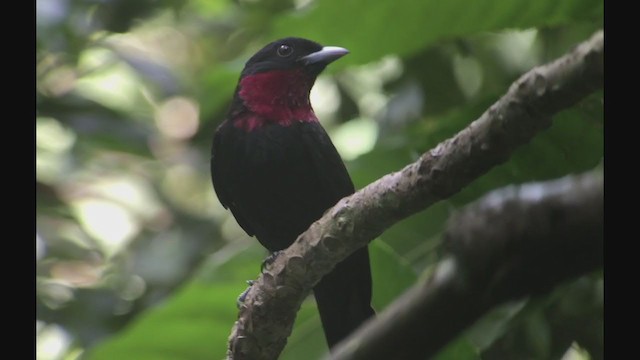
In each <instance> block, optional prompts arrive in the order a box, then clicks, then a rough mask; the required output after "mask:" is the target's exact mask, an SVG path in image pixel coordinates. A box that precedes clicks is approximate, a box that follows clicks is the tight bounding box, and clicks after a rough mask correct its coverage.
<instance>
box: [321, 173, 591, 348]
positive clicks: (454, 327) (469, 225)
mask: <svg viewBox="0 0 640 360" xmlns="http://www.w3.org/2000/svg"><path fill="white" fill-rule="evenodd" d="M603 183H604V179H603V174H602V170H601V169H598V170H594V171H592V172H590V173H587V174H584V175H581V176H568V177H565V178H562V179H559V180H555V181H549V182H544V183H533V184H527V185H523V186H519V187H515V186H510V187H507V188H504V189H500V190H497V191H494V192H492V193H490V194H489V195H487V196H485V197H483V198H482V199H481V200H479V201H477V202H476V203H474V204H471V205H469V206H467V207H465V208H464V209H463V210H462V211H460V212H459V213H458V214H456V215H455V216H453V217H452V218H451V219H450V221H449V224H448V226H447V229H446V231H445V234H444V243H445V246H446V247H447V248H448V250H449V251H450V253H451V254H450V255H451V256H448V257H447V258H446V259H445V260H443V261H442V262H441V263H440V264H439V266H438V268H437V271H436V272H435V273H434V275H433V276H431V277H430V278H429V279H428V280H427V281H426V282H424V283H422V284H419V285H416V286H414V287H413V288H412V289H410V290H409V291H407V292H406V293H405V294H404V295H403V296H401V297H400V298H399V299H397V300H396V301H395V302H394V303H393V304H392V305H391V306H389V307H388V308H387V309H385V311H384V312H383V313H382V314H380V315H379V316H378V318H377V319H376V321H373V322H369V323H367V324H366V325H365V326H363V327H361V328H360V329H358V331H356V333H354V334H352V335H351V336H350V338H349V339H352V340H349V339H348V340H346V341H344V342H343V343H341V346H340V347H339V348H338V349H335V351H334V353H333V354H332V356H331V358H332V359H333V360H339V359H350V360H357V359H367V360H374V359H427V358H430V357H432V356H433V355H435V354H436V353H437V351H438V350H440V349H441V348H442V347H443V346H444V345H446V344H447V343H448V342H449V341H450V340H452V339H453V338H454V337H455V336H456V335H457V334H459V333H460V332H461V331H463V330H464V329H465V328H466V327H468V326H469V325H470V324H473V322H474V321H476V320H477V319H478V318H479V317H480V316H481V315H482V314H483V313H484V312H485V311H487V309H489V308H491V307H493V306H495V305H498V304H500V303H502V302H504V301H507V300H511V299H515V298H518V297H522V296H525V295H536V294H539V293H544V292H546V291H547V290H550V289H551V288H552V287H553V286H555V285H558V284H559V283H561V282H562V281H564V280H566V279H568V278H571V277H574V276H576V275H579V274H584V273H587V272H590V271H593V270H596V269H598V268H600V267H602V265H603V260H604V257H603V247H604V241H603V240H604V216H603V214H604V207H603V205H604V186H603Z"/></svg>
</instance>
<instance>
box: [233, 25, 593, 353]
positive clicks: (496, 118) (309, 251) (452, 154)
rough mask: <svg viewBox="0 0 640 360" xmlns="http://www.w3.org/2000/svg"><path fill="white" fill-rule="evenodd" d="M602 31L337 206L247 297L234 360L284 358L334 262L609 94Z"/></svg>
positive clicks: (526, 76) (236, 330)
mask: <svg viewBox="0 0 640 360" xmlns="http://www.w3.org/2000/svg"><path fill="white" fill-rule="evenodd" d="M603 63H604V33H603V32H602V31H600V32H598V33H596V34H594V35H593V36H592V37H591V39H589V40H587V41H586V42H584V43H582V44H580V45H579V46H577V47H576V48H575V49H574V50H573V51H571V52H570V53H568V54H566V55H565V56H563V57H561V58H559V59H557V60H556V61H554V62H552V63H549V64H547V65H544V66H539V67H536V68H534V69H532V70H531V71H529V72H527V73H526V74H524V75H523V76H522V77H521V78H520V79H518V80H517V81H516V82H515V83H514V84H512V86H511V87H510V88H509V91H508V92H507V93H506V94H505V95H504V96H503V97H502V98H501V99H500V100H498V102H496V103H495V104H493V105H492V106H491V107H490V108H489V109H488V110H487V111H486V112H485V113H484V114H483V115H482V116H481V117H480V118H479V119H477V120H475V121H474V122H472V123H471V124H470V125H469V126H467V127H466V128H465V129H463V130H462V131H460V132H459V133H458V134H456V135H455V136H454V137H453V138H450V139H448V140H445V141H443V142H442V143H440V144H439V145H438V146H436V147H435V148H434V149H432V150H430V151H428V152H427V153H425V154H423V155H422V156H421V157H420V159H418V161H416V162H414V163H412V164H410V165H408V166H406V167H405V168H404V169H402V170H400V171H398V172H395V173H391V174H388V175H386V176H384V177H382V178H381V179H379V180H377V181H375V182H374V183H372V184H370V185H368V186H366V187H365V188H363V189H361V190H360V191H358V192H356V193H355V194H353V195H352V196H350V197H347V198H344V199H342V200H340V201H339V202H338V204H336V205H335V206H334V207H333V208H332V209H330V210H329V211H327V212H326V213H325V215H324V216H323V217H322V218H321V219H320V220H318V221H316V222H315V223H314V224H312V225H311V227H310V228H309V229H308V230H307V231H306V232H304V233H303V234H301V235H300V236H299V237H298V239H297V240H296V242H295V243H294V244H293V245H291V246H290V247H289V248H288V249H287V250H285V251H284V252H283V253H281V254H280V256H279V257H278V258H277V259H276V260H275V261H274V263H273V264H272V265H271V266H269V267H268V268H267V269H266V271H265V272H264V273H263V274H262V275H261V276H260V277H259V278H258V280H257V281H256V282H255V283H254V285H253V286H252V289H251V291H249V293H248V294H247V297H246V299H245V301H244V304H243V306H242V307H241V309H240V314H239V317H238V320H237V321H236V323H235V325H234V327H233V329H232V332H231V335H230V338H229V349H228V353H227V354H228V357H229V358H232V359H276V358H277V357H278V355H279V354H280V352H281V351H282V349H283V348H284V346H285V344H286V339H287V337H288V336H289V334H290V333H291V328H292V326H293V322H294V320H295V316H296V313H297V311H298V309H299V307H300V304H301V303H302V301H303V299H304V297H305V296H306V295H307V294H308V293H309V291H310V290H311V289H312V288H313V285H315V284H316V283H317V282H318V281H319V280H320V279H321V278H322V276H323V275H324V274H326V273H328V272H329V271H330V270H331V269H332V268H333V267H334V266H335V264H336V263H338V262H340V261H341V260H342V259H344V258H346V257H347V256H348V255H349V254H351V253H352V252H354V251H355V250H357V249H358V248H360V247H362V246H365V245H366V244H367V243H369V242H370V241H371V240H373V239H374V238H376V237H377V236H378V235H380V234H381V233H382V232H383V231H384V230H386V229H387V228H388V227H390V226H391V225H393V224H395V223H397V222H398V221H400V220H402V219H404V218H406V217H408V216H410V215H412V214H414V213H416V212H418V211H421V210H424V209H426V208H427V207H429V206H431V205H432V204H434V203H435V202H437V201H439V200H442V199H446V198H448V197H450V196H451V195H453V194H455V193H457V192H458V191H460V190H461V189H462V188H463V187H464V186H466V185H467V184H469V183H470V182H472V181H473V180H474V179H476V178H477V177H479V176H480V175H482V174H484V173H486V172H487V171H489V170H490V169H491V168H492V167H494V166H496V165H498V164H501V163H503V162H504V161H506V160H507V159H508V158H509V156H510V155H511V153H512V152H513V151H514V150H515V149H516V148H518V147H519V146H521V145H524V144H526V143H528V142H529V141H530V140H531V139H532V138H533V137H534V136H535V135H536V134H537V133H539V132H540V131H542V130H544V129H546V128H548V127H549V126H550V125H551V117H552V116H553V115H554V114H555V113H557V112H559V111H561V110H563V109H565V108H568V107H571V106H572V105H574V104H576V103H577V102H578V101H580V100H581V99H583V98H584V97H586V96H587V95H589V94H591V93H592V92H594V91H595V90H598V89H601V88H602V86H603V82H604V74H603V72H604V66H603Z"/></svg>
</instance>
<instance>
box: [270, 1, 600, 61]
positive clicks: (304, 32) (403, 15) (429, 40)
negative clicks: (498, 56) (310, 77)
mask: <svg viewBox="0 0 640 360" xmlns="http://www.w3.org/2000/svg"><path fill="white" fill-rule="evenodd" d="M603 9H604V4H603V1H602V0H587V1H585V0H565V1H555V0H540V1H526V0H476V1H471V2H470V1H465V0H451V1H438V0H425V1H413V0H381V1H366V0H325V1H318V2H316V3H314V4H313V6H312V7H311V9H310V10H309V11H307V12H305V13H303V14H302V15H301V14H300V13H291V14H290V15H288V16H283V17H281V18H278V19H276V21H275V24H274V28H273V31H272V35H273V37H274V38H277V37H285V36H291V35H292V34H295V35H296V36H302V37H308V38H310V39H314V40H316V41H319V42H320V43H323V44H328V45H340V46H344V47H346V48H348V49H349V50H351V54H350V55H349V56H348V57H346V58H345V60H343V61H340V62H339V63H338V64H336V65H337V66H344V65H347V64H348V63H351V64H355V63H358V64H361V63H366V62H369V61H372V60H375V59H378V58H380V57H382V56H384V55H385V54H394V53H395V54H398V55H400V56H406V55H410V54H412V53H415V52H417V51H419V50H420V49H424V48H426V47H428V46H430V45H431V44H433V43H435V42H436V41H441V40H445V39H451V38H454V37H458V36H464V35H469V34H473V33H477V32H480V31H495V30H500V29H507V28H521V29H523V28H529V27H534V26H552V25H559V24H563V23H568V22H572V21H576V20H598V19H601V18H602V14H603ZM345 34H348V36H345ZM334 67H335V66H334Z"/></svg>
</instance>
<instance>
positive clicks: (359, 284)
mask: <svg viewBox="0 0 640 360" xmlns="http://www.w3.org/2000/svg"><path fill="white" fill-rule="evenodd" d="M313 293H314V295H315V298H316V302H317V304H318V311H319V312H320V319H321V320H322V328H323V329H324V334H325V337H326V338H327V343H328V344H329V347H330V348H333V346H334V345H336V344H337V343H339V342H340V341H342V340H343V339H344V338H346V337H347V336H348V335H349V334H350V333H351V332H353V330H355V329H356V328H358V327H359V326H360V325H361V324H362V323H363V322H364V321H365V320H367V319H368V318H369V317H371V316H372V315H374V314H375V312H374V311H373V308H371V269H370V266H369V252H368V249H367V247H364V248H362V249H359V250H358V251H356V252H354V253H353V254H351V255H350V256H349V257H348V258H346V259H345V260H344V261H343V262H341V263H340V264H338V265H337V266H336V267H335V268H334V269H333V270H332V271H331V272H330V273H329V274H327V275H325V276H324V277H323V278H322V280H320V282H319V283H318V284H317V285H316V287H315V288H314V289H313Z"/></svg>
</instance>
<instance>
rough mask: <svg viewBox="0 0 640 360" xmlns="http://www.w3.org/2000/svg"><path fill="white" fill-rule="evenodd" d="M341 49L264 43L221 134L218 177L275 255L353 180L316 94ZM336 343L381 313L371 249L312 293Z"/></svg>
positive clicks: (228, 199) (215, 152) (227, 199)
mask: <svg viewBox="0 0 640 360" xmlns="http://www.w3.org/2000/svg"><path fill="white" fill-rule="evenodd" d="M347 53H348V51H347V50H346V49H343V48H340V47H333V46H324V47H323V46H322V45H320V44H318V43H316V42H313V41H310V40H306V39H301V38H293V37H290V38H285V39H280V40H277V41H274V42H272V43H270V44H268V45H266V46H265V47H264V48H263V49H262V50H260V51H258V52H257V53H256V54H255V55H253V56H252V57H251V58H250V59H249V60H248V61H247V63H246V65H245V67H244V70H243V71H242V73H241V75H240V80H239V82H238V86H237V87H236V90H235V94H234V97H233V100H232V103H231V106H230V108H229V111H228V113H227V115H226V119H225V121H224V122H223V123H222V124H221V125H220V126H219V127H218V129H217V130H216V133H215V136H214V139H213V149H212V157H211V178H212V180H213V186H214V189H215V191H216V194H217V196H218V199H219V200H220V202H221V203H222V205H223V206H224V207H225V208H227V209H229V210H231V212H232V213H233V216H234V217H235V219H236V221H237V222H238V224H240V226H241V227H242V228H243V229H244V231H246V232H247V234H249V235H250V236H255V237H256V238H257V239H258V241H260V243H261V244H262V245H263V246H264V247H266V248H267V249H268V250H269V251H272V252H274V251H278V250H282V249H285V248H287V247H288V246H289V245H291V244H292V243H293V242H294V241H295V239H296V238H297V237H298V235H300V234H301V233H302V232H304V231H305V230H306V229H307V228H308V227H309V226H310V225H311V224H312V223H313V222H314V221H316V220H318V219H319V218H320V217H321V216H322V214H323V213H324V212H325V211H326V210H327V209H329V208H330V207H332V206H333V205H335V204H336V203H337V202H338V200H340V199H341V198H343V197H345V196H348V195H350V194H352V193H353V192H354V186H353V183H352V181H351V178H350V177H349V174H348V173H347V169H346V168H345V166H344V163H343V162H342V160H341V158H340V155H339V154H338V152H337V151H336V148H335V147H334V146H333V143H332V142H331V139H330V138H329V136H328V135H327V133H326V132H325V130H324V129H323V128H322V126H321V125H320V123H319V122H318V118H317V117H316V115H315V114H314V112H313V109H312V108H311V103H310V101H309V92H310V91H311V87H312V86H313V84H314V82H315V80H316V77H317V76H318V75H319V74H320V73H321V72H322V70H324V68H325V67H326V66H327V65H328V64H329V63H331V62H332V61H334V60H336V59H338V58H340V57H342V56H344V55H346V54H347ZM313 292H314V296H315V298H316V302H317V304H318V310H319V312H320V318H321V320H322V327H323V329H324V333H325V337H326V339H327V342H328V344H329V347H333V346H334V345H335V344H337V343H338V342H339V341H341V340H342V339H344V338H345V337H346V336H347V335H349V333H351V332H352V331H353V330H354V329H356V328H357V327H358V326H359V325H360V324H361V323H362V322H364V321H365V320H366V319H368V318H369V317H370V316H372V315H374V311H373V309H372V308H371V270H370V266H369V253H368V250H367V248H366V247H364V248H361V249H359V250H358V251H356V252H354V253H353V254H352V255H350V256H349V257H348V258H347V259H345V260H344V261H343V262H341V263H340V264H338V265H337V266H336V267H335V268H334V270H333V271H332V272H330V273H329V274H327V275H326V276H325V277H324V278H323V279H322V280H321V281H320V282H319V283H318V284H317V285H316V287H315V288H314V289H313Z"/></svg>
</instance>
